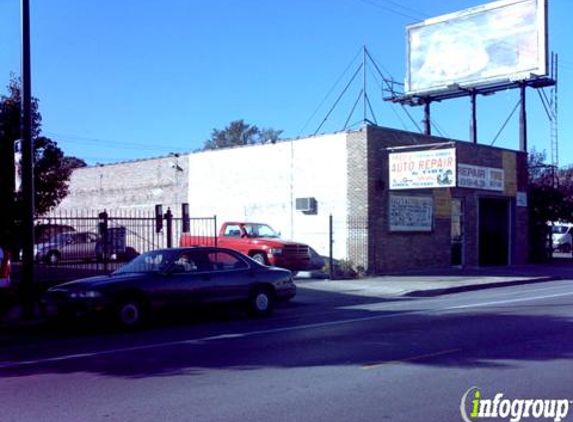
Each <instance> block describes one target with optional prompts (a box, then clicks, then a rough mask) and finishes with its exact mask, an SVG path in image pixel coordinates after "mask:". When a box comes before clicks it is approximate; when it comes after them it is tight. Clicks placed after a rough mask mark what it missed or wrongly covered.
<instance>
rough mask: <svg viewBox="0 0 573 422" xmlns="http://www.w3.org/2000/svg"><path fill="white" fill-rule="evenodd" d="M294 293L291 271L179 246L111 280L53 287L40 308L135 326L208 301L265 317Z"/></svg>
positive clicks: (216, 251)
mask: <svg viewBox="0 0 573 422" xmlns="http://www.w3.org/2000/svg"><path fill="white" fill-rule="evenodd" d="M295 294H296V286H295V284H294V282H293V278H292V273H291V272H290V271H288V270H285V269H282V268H275V267H267V266H264V265H261V264H259V263H257V262H255V261H253V260H252V259H250V258H249V257H247V256H245V255H243V254H241V253H238V252H236V251H233V250H229V249H224V248H214V247H211V248H207V247H205V248H177V249H160V250H155V251H150V252H146V253H144V254H142V255H140V256H138V257H137V258H135V259H134V260H133V261H131V262H129V263H128V264H126V265H124V266H123V267H121V268H120V269H118V270H117V271H115V272H114V273H112V274H110V275H107V276H99V277H91V278H86V279H81V280H76V281H72V282H69V283H64V284H61V285H58V286H54V287H52V288H50V289H48V291H47V292H46V294H45V296H44V298H43V300H42V302H41V305H42V306H41V308H42V311H43V312H44V314H45V315H46V316H70V317H76V316H83V315H88V314H93V313H98V312H107V313H108V314H110V315H112V316H113V317H114V318H115V319H116V320H117V321H118V322H119V323H120V324H122V325H123V326H124V327H134V326H138V325H140V324H141V323H142V322H143V321H144V320H145V318H146V317H148V316H149V314H150V311H152V310H154V309H156V308H159V307H180V306H183V307H188V306H193V305H197V304H203V303H209V302H235V301H243V302H246V303H247V304H248V305H249V308H250V310H251V312H252V313H253V314H255V315H257V316H263V315H266V314H268V313H270V312H271V310H272V308H273V304H274V302H275V301H280V300H288V299H290V298H292V297H293V296H294V295H295Z"/></svg>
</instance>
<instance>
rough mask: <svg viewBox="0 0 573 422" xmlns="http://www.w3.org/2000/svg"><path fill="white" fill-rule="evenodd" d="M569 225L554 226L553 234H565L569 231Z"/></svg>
mask: <svg viewBox="0 0 573 422" xmlns="http://www.w3.org/2000/svg"><path fill="white" fill-rule="evenodd" d="M567 229H569V227H567V226H553V234H565V233H567Z"/></svg>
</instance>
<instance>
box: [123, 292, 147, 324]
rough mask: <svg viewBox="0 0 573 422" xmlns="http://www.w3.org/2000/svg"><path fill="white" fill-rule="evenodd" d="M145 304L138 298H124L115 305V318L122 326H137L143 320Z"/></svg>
mask: <svg viewBox="0 0 573 422" xmlns="http://www.w3.org/2000/svg"><path fill="white" fill-rule="evenodd" d="M145 311H146V310H145V306H144V305H143V302H142V301H141V300H138V299H135V298H133V299H125V300H123V301H122V302H120V304H119V305H118V307H117V315H116V316H117V320H118V322H119V323H120V324H121V326H122V327H123V328H127V329H131V328H136V327H139V326H141V325H142V324H143V321H144V320H145V313H146V312H145Z"/></svg>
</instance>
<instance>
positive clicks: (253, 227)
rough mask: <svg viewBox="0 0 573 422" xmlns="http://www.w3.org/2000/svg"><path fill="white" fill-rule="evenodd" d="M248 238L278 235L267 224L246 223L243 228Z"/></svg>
mask: <svg viewBox="0 0 573 422" xmlns="http://www.w3.org/2000/svg"><path fill="white" fill-rule="evenodd" d="M243 227H244V228H245V231H246V232H247V234H248V235H249V237H275V238H278V237H279V235H278V233H276V232H275V231H274V230H273V229H272V227H271V226H269V225H268V224H253V223H248V224H245V225H244V226H243Z"/></svg>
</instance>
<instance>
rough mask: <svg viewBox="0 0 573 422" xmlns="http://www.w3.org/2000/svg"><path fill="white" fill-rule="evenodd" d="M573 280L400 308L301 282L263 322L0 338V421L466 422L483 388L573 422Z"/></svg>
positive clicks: (235, 318)
mask: <svg viewBox="0 0 573 422" xmlns="http://www.w3.org/2000/svg"><path fill="white" fill-rule="evenodd" d="M572 283H573V281H571V280H563V281H556V282H548V283H542V284H531V285H524V286H514V287H504V288H497V289H488V290H482V291H474V292H467V293H459V294H455V295H447V296H441V297H435V298H417V299H395V300H383V299H380V298H373V297H362V296H350V295H342V294H337V293H329V292H319V291H313V290H310V289H308V288H305V286H304V283H301V284H300V285H299V287H300V290H299V295H298V296H297V297H296V298H295V299H294V300H293V301H292V302H291V303H288V304H284V305H282V306H281V307H279V308H278V309H277V310H276V312H275V314H274V315H273V316H271V317H270V318H267V319H262V320H252V319H248V318H247V317H246V315H245V314H244V313H243V312H242V310H240V309H234V308H231V309H226V310H218V312H217V313H208V314H201V315H189V316H185V318H184V320H183V321H181V322H178V323H174V322H173V321H169V320H163V321H161V322H159V323H157V324H155V325H154V326H152V327H150V328H148V329H147V330H144V331H140V332H136V333H129V334H122V333H119V332H115V333H108V332H106V331H104V330H103V329H98V328H95V329H91V330H90V331H88V332H84V331H82V330H77V329H73V328H69V329H65V330H56V331H53V330H48V329H46V328H45V327H35V328H34V327H32V328H28V329H25V330H19V331H13V332H7V333H0V409H1V410H0V412H1V413H0V420H1V421H18V422H20V421H62V422H64V421H121V422H125V421H138V422H141V421H240V422H256V421H325V422H326V421H328V422H338V421H340V422H352V421H369V422H370V421H384V420H388V421H408V422H411V421H459V420H462V419H461V414H460V402H461V399H462V396H463V395H464V393H465V392H467V391H468V390H469V389H470V388H472V387H479V388H480V390H481V395H482V398H484V399H493V398H494V396H495V395H496V394H497V393H502V394H503V395H504V396H503V397H504V398H507V399H511V400H513V399H518V398H522V399H523V398H528V399H566V403H567V405H568V407H571V410H569V409H568V417H566V418H564V419H563V420H572V421H573V404H570V403H569V400H573V381H572V379H571V374H573V359H572V358H573V284H572ZM473 391H475V390H473ZM472 394H473V392H472ZM471 398H473V395H472V396H471V397H470V399H468V401H469V400H471ZM471 420H479V418H472V419H471ZM482 420H485V419H482ZM487 420H509V417H508V418H505V419H487ZM522 420H526V419H522ZM527 420H533V419H527ZM544 420H554V418H549V419H544Z"/></svg>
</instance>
